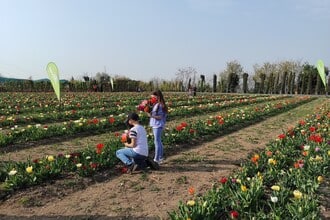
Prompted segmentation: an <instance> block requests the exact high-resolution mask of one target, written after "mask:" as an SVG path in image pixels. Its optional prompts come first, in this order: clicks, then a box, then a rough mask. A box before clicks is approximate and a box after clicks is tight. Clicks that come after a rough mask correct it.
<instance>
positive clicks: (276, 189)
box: [271, 185, 281, 191]
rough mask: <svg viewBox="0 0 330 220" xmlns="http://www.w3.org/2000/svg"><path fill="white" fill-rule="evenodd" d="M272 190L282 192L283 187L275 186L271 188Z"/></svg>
mask: <svg viewBox="0 0 330 220" xmlns="http://www.w3.org/2000/svg"><path fill="white" fill-rule="evenodd" d="M271 189H272V190H274V191H280V189H281V187H280V186H277V185H274V186H272V187H271Z"/></svg>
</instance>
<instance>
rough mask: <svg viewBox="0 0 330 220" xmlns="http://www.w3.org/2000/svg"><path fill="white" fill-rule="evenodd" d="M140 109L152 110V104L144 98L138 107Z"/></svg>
mask: <svg viewBox="0 0 330 220" xmlns="http://www.w3.org/2000/svg"><path fill="white" fill-rule="evenodd" d="M137 109H138V110H139V111H144V112H151V109H152V106H151V103H150V101H149V100H143V101H142V102H141V103H140V104H139V105H138V107H137Z"/></svg>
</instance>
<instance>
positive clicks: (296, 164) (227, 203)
mask: <svg viewBox="0 0 330 220" xmlns="http://www.w3.org/2000/svg"><path fill="white" fill-rule="evenodd" d="M329 124H330V111H329V109H326V108H321V109H319V112H317V113H314V114H313V115H311V116H310V117H308V118H306V119H305V120H301V121H300V122H299V124H297V126H295V127H294V128H291V129H289V130H287V131H285V132H284V133H283V134H280V135H279V136H278V139H276V140H275V141H272V142H270V143H269V145H268V146H267V147H266V149H264V150H262V151H260V152H256V153H254V154H252V155H251V156H250V158H249V159H248V160H247V161H246V162H245V163H244V164H242V166H241V169H239V170H238V171H236V172H234V173H233V174H232V175H231V176H228V177H219V181H218V182H217V183H215V184H214V187H213V188H212V189H210V190H209V191H208V193H206V194H205V195H203V196H197V194H198V193H196V192H194V190H189V191H190V192H193V193H190V194H191V195H190V197H191V198H189V199H188V200H187V201H184V202H180V204H179V207H178V210H177V211H171V212H169V216H170V218H171V219H191V220H194V219H196V220H197V219H320V208H319V207H320V202H319V201H320V193H319V187H320V185H321V184H324V182H325V180H327V181H329V179H327V178H328V177H329V174H330V132H329Z"/></svg>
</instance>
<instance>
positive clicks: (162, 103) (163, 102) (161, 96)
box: [152, 89, 167, 113]
mask: <svg viewBox="0 0 330 220" xmlns="http://www.w3.org/2000/svg"><path fill="white" fill-rule="evenodd" d="M152 95H155V96H157V97H158V102H159V103H160V104H161V106H162V108H163V110H164V112H165V113H167V105H166V103H165V99H164V96H163V93H162V92H161V91H160V90H159V89H158V90H156V91H154V92H153V93H152Z"/></svg>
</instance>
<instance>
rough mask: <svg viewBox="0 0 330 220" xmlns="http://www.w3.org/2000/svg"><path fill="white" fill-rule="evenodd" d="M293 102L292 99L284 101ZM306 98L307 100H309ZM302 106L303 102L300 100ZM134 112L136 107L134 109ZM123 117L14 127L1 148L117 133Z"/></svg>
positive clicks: (202, 108) (215, 107)
mask: <svg viewBox="0 0 330 220" xmlns="http://www.w3.org/2000/svg"><path fill="white" fill-rule="evenodd" d="M276 99H283V97H279V96H276V97H266V98H260V99H246V100H243V101H239V102H238V103H236V102H229V101H228V102H224V103H215V104H208V105H199V106H190V107H180V108H175V109H171V108H170V109H169V115H171V116H170V118H169V120H171V118H177V117H182V116H186V115H195V114H200V113H205V112H215V111H219V110H221V109H223V108H227V107H236V106H239V105H247V104H249V105H251V104H252V103H257V102H264V101H265V100H276ZM290 99H291V100H293V98H289V99H284V101H286V100H290ZM311 99H312V98H309V99H308V100H311ZM303 100H304V102H305V101H306V99H303ZM134 108H135V107H134ZM125 117H126V114H125V113H120V114H118V115H116V116H113V115H110V116H109V117H108V118H101V119H99V118H92V119H85V118H80V119H78V120H75V121H69V122H63V123H61V124H54V125H49V126H48V125H41V124H37V125H27V126H25V127H19V126H18V125H15V126H13V127H12V128H11V129H10V130H9V131H7V132H6V131H2V132H1V133H0V147H4V146H7V145H9V144H14V143H21V142H27V141H36V140H41V139H45V138H50V137H58V136H72V135H75V134H77V133H81V132H89V131H93V132H95V131H98V132H106V131H109V130H110V131H116V130H119V129H122V128H123V126H124V124H123V121H124V120H125ZM141 119H142V122H146V121H147V117H146V115H144V116H142V118H141Z"/></svg>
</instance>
